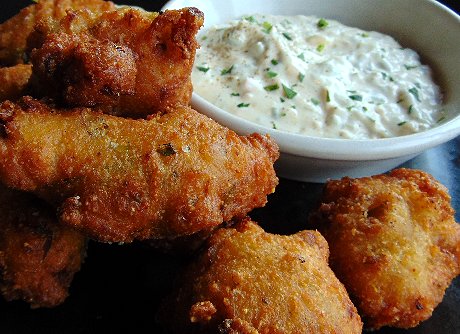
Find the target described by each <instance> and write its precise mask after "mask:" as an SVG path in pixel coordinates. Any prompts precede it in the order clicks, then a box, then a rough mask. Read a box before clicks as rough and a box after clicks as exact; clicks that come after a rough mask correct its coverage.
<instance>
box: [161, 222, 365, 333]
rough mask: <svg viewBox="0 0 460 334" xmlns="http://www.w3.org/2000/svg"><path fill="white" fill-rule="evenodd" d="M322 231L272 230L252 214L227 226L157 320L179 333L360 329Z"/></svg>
mask: <svg viewBox="0 0 460 334" xmlns="http://www.w3.org/2000/svg"><path fill="white" fill-rule="evenodd" d="M327 258H328V246H327V243H326V240H325V239H324V238H323V237H322V236H321V235H320V234H319V233H318V232H316V231H301V232H298V233H297V234H294V235H291V236H281V235H275V234H269V233H266V232H264V231H263V230H262V228H260V227H259V226H257V225H256V224H255V223H253V222H251V221H250V220H244V221H242V222H241V223H239V224H238V225H237V226H236V227H235V228H221V229H218V230H217V232H215V234H214V235H213V236H212V237H211V238H210V239H209V240H208V243H207V247H206V248H205V249H204V250H203V252H202V253H201V254H200V256H199V257H198V259H197V260H196V261H193V262H192V263H191V264H190V266H189V267H188V268H187V269H186V271H185V273H183V274H182V275H181V276H180V280H179V285H178V289H177V291H175V292H174V293H173V294H172V295H171V296H170V297H169V298H168V299H167V300H166V301H165V305H164V307H163V308H162V310H161V311H160V312H161V314H160V315H159V320H160V321H161V322H163V323H164V324H165V325H166V326H167V327H169V328H170V329H171V330H172V332H173V333H181V334H185V333H240V334H249V333H254V334H255V333H291V334H293V333H361V329H362V323H361V320H360V318H359V315H358V313H357V311H356V308H355V307H354V306H353V304H352V303H351V301H350V299H349V297H348V295H347V292H346V290H345V288H344V286H343V285H342V284H341V283H340V282H339V281H338V279H337V278H336V277H335V275H334V273H333V272H332V270H331V269H330V268H329V266H328V264H327Z"/></svg>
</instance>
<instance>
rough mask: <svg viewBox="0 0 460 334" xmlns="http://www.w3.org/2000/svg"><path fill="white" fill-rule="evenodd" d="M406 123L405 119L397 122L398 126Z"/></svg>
mask: <svg viewBox="0 0 460 334" xmlns="http://www.w3.org/2000/svg"><path fill="white" fill-rule="evenodd" d="M406 123H407V122H406V121H403V122H399V123H398V126H402V125H404V124H406Z"/></svg>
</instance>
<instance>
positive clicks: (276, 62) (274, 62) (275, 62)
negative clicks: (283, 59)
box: [271, 59, 279, 65]
mask: <svg viewBox="0 0 460 334" xmlns="http://www.w3.org/2000/svg"><path fill="white" fill-rule="evenodd" d="M271 63H272V64H273V65H278V64H279V61H278V60H276V59H272V60H271Z"/></svg>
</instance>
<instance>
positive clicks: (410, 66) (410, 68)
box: [404, 64, 418, 70]
mask: <svg viewBox="0 0 460 334" xmlns="http://www.w3.org/2000/svg"><path fill="white" fill-rule="evenodd" d="M404 67H405V68H406V70H413V69H414V68H417V67H418V65H406V64H404Z"/></svg>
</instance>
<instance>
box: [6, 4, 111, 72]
mask: <svg viewBox="0 0 460 334" xmlns="http://www.w3.org/2000/svg"><path fill="white" fill-rule="evenodd" d="M114 8H115V5H114V4H113V3H112V2H108V1H102V0H40V1H37V3H35V4H33V5H30V6H28V7H26V8H24V9H23V10H21V12H20V13H19V14H17V15H16V16H13V17H12V18H10V19H9V20H7V21H6V22H4V23H2V24H1V25H0V66H14V65H16V64H23V63H27V62H28V55H27V54H26V50H27V39H28V37H29V35H30V34H31V33H32V32H33V30H34V26H35V25H36V24H37V23H39V22H40V21H41V20H48V21H49V20H60V19H61V18H63V17H64V16H65V15H66V11H67V10H68V9H74V10H76V9H85V10H89V11H95V12H100V11H105V10H110V9H114Z"/></svg>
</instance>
